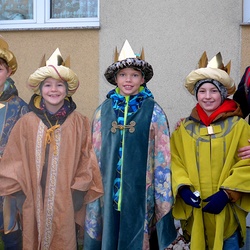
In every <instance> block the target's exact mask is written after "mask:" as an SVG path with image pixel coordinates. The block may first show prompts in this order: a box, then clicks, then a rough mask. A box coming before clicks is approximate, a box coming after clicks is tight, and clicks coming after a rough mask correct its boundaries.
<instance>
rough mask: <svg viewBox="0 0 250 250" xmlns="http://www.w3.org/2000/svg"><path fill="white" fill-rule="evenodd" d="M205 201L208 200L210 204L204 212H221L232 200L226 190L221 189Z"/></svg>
mask: <svg viewBox="0 0 250 250" xmlns="http://www.w3.org/2000/svg"><path fill="white" fill-rule="evenodd" d="M203 201H205V202H208V204H207V205H206V206H205V207H204V208H203V209H202V211H203V212H206V213H210V214H219V213H220V212H221V211H222V210H223V208H224V207H225V206H226V205H227V203H228V202H229V201H230V200H229V198H228V196H227V194H226V193H225V191H223V190H220V191H218V192H217V193H215V194H213V195H211V196H209V197H208V198H206V199H205V200H203Z"/></svg>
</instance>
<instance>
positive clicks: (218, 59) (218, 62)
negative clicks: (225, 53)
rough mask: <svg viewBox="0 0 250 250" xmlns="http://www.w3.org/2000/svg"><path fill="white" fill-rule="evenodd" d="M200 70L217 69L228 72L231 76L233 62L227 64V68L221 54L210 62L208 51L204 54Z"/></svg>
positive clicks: (199, 66) (199, 64) (199, 65)
mask: <svg viewBox="0 0 250 250" xmlns="http://www.w3.org/2000/svg"><path fill="white" fill-rule="evenodd" d="M198 68H217V69H221V70H224V71H226V72H227V73H228V74H230V70H231V60H230V61H229V62H228V63H227V65H226V66H224V64H223V60H222V56H221V53H220V52H218V53H217V54H216V55H215V56H214V57H213V58H212V59H211V60H210V61H209V62H208V57H207V53H206V51H204V52H203V54H202V56H201V58H200V60H199V62H198Z"/></svg>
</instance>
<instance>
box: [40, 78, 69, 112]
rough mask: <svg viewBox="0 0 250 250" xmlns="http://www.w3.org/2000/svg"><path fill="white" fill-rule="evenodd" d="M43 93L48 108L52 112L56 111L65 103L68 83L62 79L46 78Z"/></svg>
mask: <svg viewBox="0 0 250 250" xmlns="http://www.w3.org/2000/svg"><path fill="white" fill-rule="evenodd" d="M41 95H42V97H43V99H44V103H45V106H46V109H47V110H48V111H49V112H51V113H53V114H54V113H56V112H57V111H58V110H59V109H60V108H61V107H62V105H63V103H64V98H65V97H66V95H67V90H66V85H65V84H64V82H63V81H62V80H56V79H54V78H51V77H49V78H46V79H45V80H44V82H43V85H42V89H41Z"/></svg>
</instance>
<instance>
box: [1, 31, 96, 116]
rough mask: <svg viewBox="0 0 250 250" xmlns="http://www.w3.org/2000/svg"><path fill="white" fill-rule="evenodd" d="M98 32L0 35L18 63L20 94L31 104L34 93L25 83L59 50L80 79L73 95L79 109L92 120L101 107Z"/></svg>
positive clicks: (12, 33) (3, 33)
mask: <svg viewBox="0 0 250 250" xmlns="http://www.w3.org/2000/svg"><path fill="white" fill-rule="evenodd" d="M98 34H99V31H98V30H50V31H45V30H44V31H34V30H33V31H7V32H0V35H2V36H3V37H4V38H5V39H6V40H7V41H8V43H9V46H10V49H11V50H12V51H13V52H14V53H15V55H16V58H17V61H18V70H17V72H16V73H15V74H14V75H13V79H14V80H15V82H16V86H17V88H18V90H19V95H20V96H21V97H22V98H23V99H24V100H25V101H27V102H28V101H29V100H30V97H31V95H32V94H33V93H32V92H31V91H30V90H29V89H28V88H27V87H26V82H27V79H28V77H29V75H30V74H31V73H33V72H34V71H35V70H36V69H37V68H38V67H39V66H40V63H41V60H42V57H43V55H44V54H45V56H46V59H48V58H49V56H50V55H51V54H52V53H53V52H54V50H55V49H56V48H57V47H58V48H59V49H60V51H61V54H62V56H63V58H64V59H66V57H68V56H70V61H71V69H72V70H73V71H74V72H75V73H76V74H77V75H78V77H79V79H80V87H79V89H78V90H77V92H76V93H75V94H74V95H73V99H74V101H75V102H76V104H77V110H78V111H80V112H81V113H83V114H85V115H87V116H88V117H89V118H91V117H92V115H93V112H94V109H95V108H96V106H97V105H98V100H99V98H98V69H99V35H98Z"/></svg>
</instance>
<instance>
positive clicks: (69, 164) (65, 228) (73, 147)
mask: <svg viewBox="0 0 250 250" xmlns="http://www.w3.org/2000/svg"><path fill="white" fill-rule="evenodd" d="M47 130H48V128H47V127H46V126H45V125H44V123H43V122H42V121H41V120H40V119H39V118H38V117H37V116H36V115H35V114H34V113H33V112H30V113H29V114H27V115H25V116H23V117H22V118H21V119H20V120H19V121H18V122H17V124H16V126H15V127H14V128H13V130H12V133H11V135H10V138H9V141H8V144H7V147H6V149H5V151H4V155H3V158H2V161H1V165H0V195H2V196H3V195H9V194H12V193H15V192H18V191H21V190H22V191H23V192H24V194H25V196H26V200H25V202H24V204H23V209H22V211H23V216H22V219H23V249H24V250H35V249H43V250H45V249H55V250H60V249H70V250H74V249H76V234H75V231H76V230H75V223H77V224H79V225H81V226H83V223H84V208H85V206H84V205H83V206H82V207H81V209H80V210H79V211H78V212H74V207H73V201H72V192H73V191H74V190H79V191H84V192H85V193H86V194H85V195H84V196H82V199H84V204H86V203H89V202H91V201H93V200H95V199H96V198H98V197H100V196H101V195H102V192H103V191H102V182H101V175H100V171H99V167H98V164H97V160H96V157H95V154H94V151H93V149H92V145H91V131H90V124H89V121H88V119H87V118H86V117H84V116H82V115H81V114H80V113H78V112H76V111H74V112H73V113H71V114H70V115H69V116H68V117H67V119H66V120H65V122H64V123H63V124H62V125H61V126H59V128H57V129H55V130H54V132H53V133H54V139H52V140H51V144H50V147H49V154H48V170H47V181H46V186H45V196H44V200H43V199H42V188H41V176H42V169H43V165H44V162H45V135H46V131H47ZM51 136H53V135H52V134H51Z"/></svg>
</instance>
